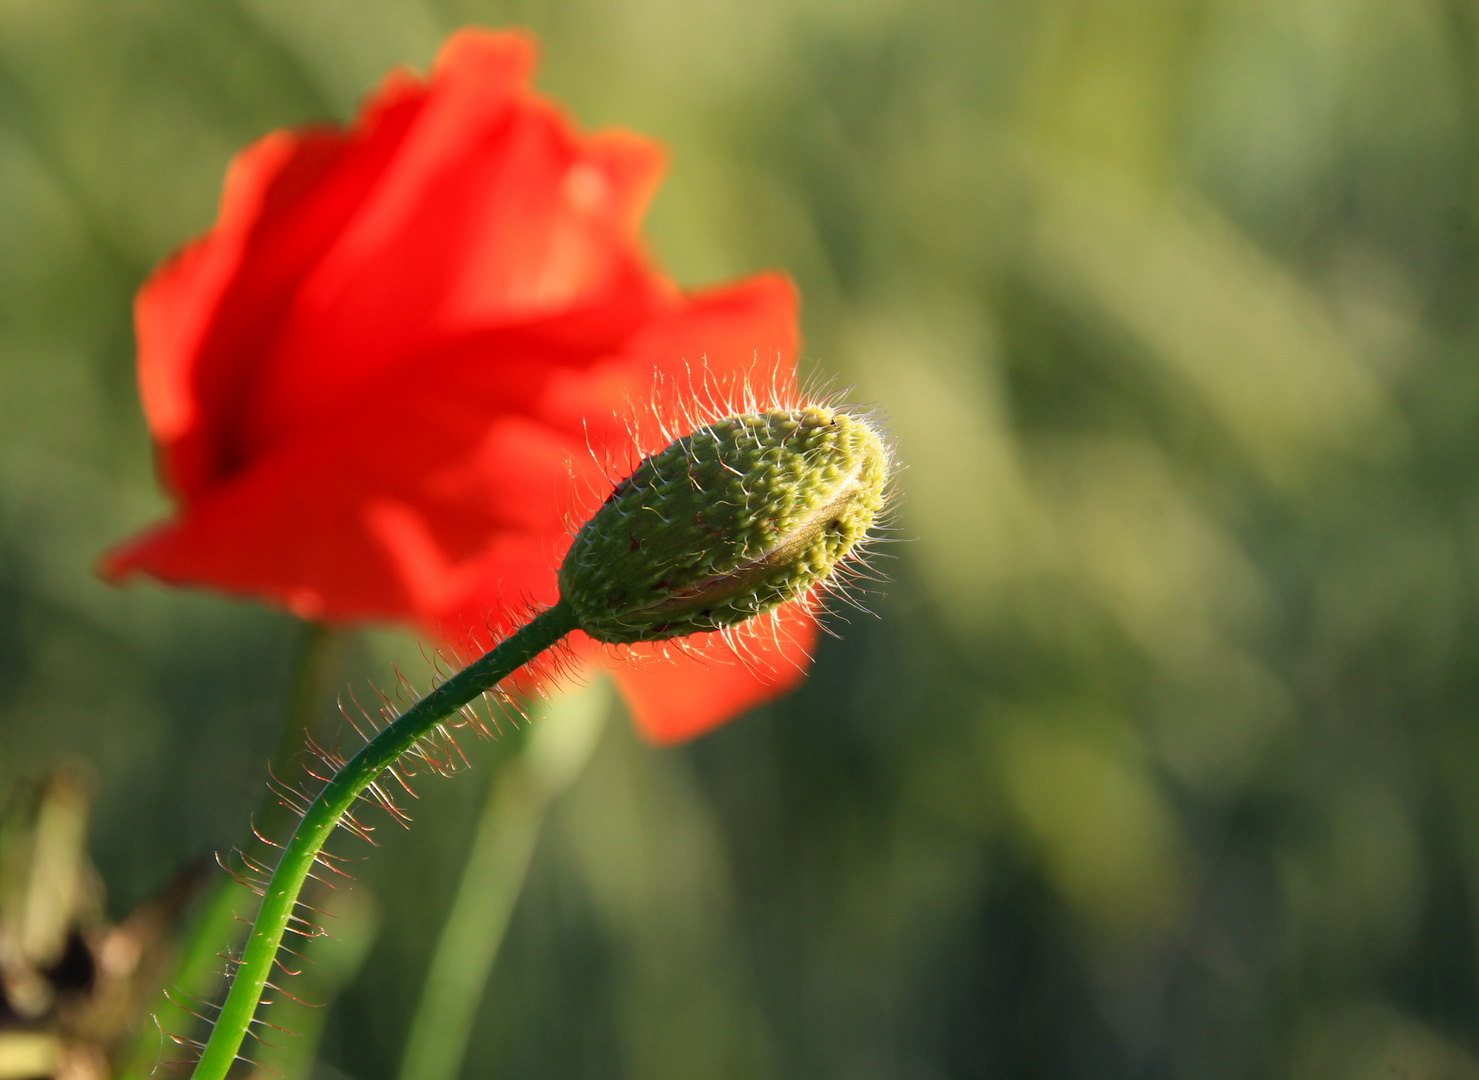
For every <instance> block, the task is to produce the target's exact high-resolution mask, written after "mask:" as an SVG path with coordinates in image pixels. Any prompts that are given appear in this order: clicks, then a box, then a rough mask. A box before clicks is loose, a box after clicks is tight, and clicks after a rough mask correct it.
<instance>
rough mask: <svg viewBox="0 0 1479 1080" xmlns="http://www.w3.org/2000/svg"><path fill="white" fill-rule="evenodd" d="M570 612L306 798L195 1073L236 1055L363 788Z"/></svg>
mask: <svg viewBox="0 0 1479 1080" xmlns="http://www.w3.org/2000/svg"><path fill="white" fill-rule="evenodd" d="M575 625H576V623H575V615H574V613H573V612H572V611H571V609H570V607H569V605H568V604H566V603H565V601H564V600H561V601H560V602H559V603H557V604H555V606H554V607H551V608H546V609H545V610H544V611H541V612H540V613H539V614H537V615H535V616H534V618H532V619H531V620H529V622H527V623H525V624H524V625H523V626H521V627H519V629H517V630H515V631H514V632H513V633H512V634H510V635H509V636H508V637H506V638H505V639H504V640H503V641H501V642H499V643H498V645H496V646H495V647H494V648H492V649H490V650H489V651H488V652H487V653H485V654H484V655H483V656H482V657H480V658H479V659H477V660H475V661H473V662H472V663H471V664H469V665H467V667H465V668H463V669H462V670H461V671H459V672H458V673H457V674H456V675H454V676H452V677H451V678H450V679H448V680H447V681H446V682H444V683H442V684H441V685H440V686H438V687H437V688H436V689H435V690H433V691H431V692H430V693H429V694H427V695H426V696H425V697H423V698H422V699H421V700H420V701H418V702H416V704H414V705H412V706H411V707H410V708H408V709H407V710H406V711H405V712H403V713H402V714H401V715H400V716H399V717H397V718H396V719H395V720H394V721H393V722H392V723H391V724H390V725H389V726H388V727H386V728H385V729H384V730H383V731H381V732H380V734H378V735H376V736H375V737H374V738H373V739H371V740H370V741H369V743H367V744H366V745H365V747H364V748H363V749H362V750H360V752H359V753H358V754H356V755H354V757H353V758H351V759H350V760H349V762H348V763H347V764H345V766H344V767H343V768H342V769H340V770H339V771H338V772H337V773H335V774H334V777H333V779H331V780H330V781H329V782H328V783H327V784H325V785H324V789H323V790H322V791H320V792H319V793H318V797H317V798H315V799H314V800H313V802H312V803H310V804H309V806H308V810H307V812H305V813H304V815H303V820H302V821H300V822H299V823H298V828H297V829H296V830H295V831H294V833H293V836H292V839H290V840H289V841H288V842H287V844H286V845H285V846H284V847H283V851H282V857H281V858H280V859H279V860H278V863H277V869H275V870H274V871H273V872H272V879H271V880H270V881H269V882H268V883H267V889H266V892H265V893H264V895H263V897H262V905H261V907H260V908H259V909H258V911H257V920H256V922H255V923H254V924H253V926H252V932H251V935H250V936H249V937H248V938H247V943H246V948H245V950H244V951H243V952H242V955H241V961H240V963H238V964H237V967H236V975H235V977H234V978H233V979H232V982H231V990H230V992H229V993H228V994H227V995H226V1001H225V1003H224V1004H223V1005H222V1006H221V1012H220V1014H219V1015H218V1016H217V1017H216V1023H215V1027H214V1029H213V1030H212V1031H211V1036H210V1039H209V1040H208V1041H207V1043H206V1045H205V1049H204V1050H202V1051H201V1055H200V1061H199V1062H198V1063H197V1064H196V1066H195V1072H194V1073H193V1074H192V1080H224V1078H225V1076H226V1072H227V1070H229V1069H230V1068H231V1065H232V1063H233V1062H234V1061H236V1060H237V1056H238V1052H239V1051H240V1049H241V1043H242V1039H243V1038H245V1036H246V1033H247V1029H248V1028H249V1027H250V1026H251V1023H252V1020H253V1017H254V1016H255V1015H256V1011H257V1004H258V1002H259V1001H261V998H262V990H263V987H265V986H266V985H267V979H268V976H269V975H271V973H272V965H273V963H274V961H275V960H276V959H277V950H278V946H279V945H281V944H282V938H283V934H284V933H285V932H286V931H287V927H288V923H289V921H290V920H291V919H292V918H293V910H294V908H295V907H296V906H297V903H298V894H299V892H300V891H301V890H302V888H303V883H304V881H306V880H307V878H308V874H309V872H310V871H311V870H312V869H313V865H314V862H315V861H316V860H317V859H318V856H319V852H321V851H322V850H323V846H324V843H325V841H327V840H328V838H329V836H330V834H332V833H333V831H334V829H335V828H337V827H338V825H339V823H340V822H341V821H342V820H343V818H344V815H345V814H346V813H348V812H349V809H350V807H352V806H353V805H354V802H355V800H356V799H358V798H359V797H360V793H361V792H363V791H364V790H365V788H367V787H369V786H370V784H371V783H373V782H374V780H375V778H376V777H377V776H379V775H380V774H381V773H382V772H384V771H385V770H386V769H387V768H389V767H390V766H391V765H393V764H395V761H396V759H397V758H399V757H400V756H401V755H402V754H404V753H405V752H406V751H407V750H409V749H411V747H413V746H414V745H415V744H416V742H417V741H418V740H419V739H421V738H422V737H423V736H424V735H426V734H427V733H428V732H429V731H431V730H432V728H433V727H435V726H436V724H437V723H438V722H439V721H441V720H444V719H446V718H447V717H448V716H450V715H451V714H452V713H454V712H456V711H457V710H458V709H460V708H462V706H464V705H466V704H467V703H468V702H469V701H472V700H473V699H474V698H476V697H478V696H479V695H481V694H484V693H486V692H488V691H489V690H492V689H493V688H494V687H495V686H497V685H498V684H499V683H500V682H502V681H503V680H504V679H506V678H508V677H509V676H510V675H512V674H513V673H514V672H515V671H517V670H518V669H519V668H521V667H523V666H524V665H525V664H527V663H529V662H530V661H531V660H533V659H534V658H535V657H537V656H538V655H539V654H540V653H542V652H544V651H545V650H546V649H549V648H550V647H552V646H553V645H555V644H556V643H557V642H559V641H560V639H561V638H563V637H564V636H565V635H566V634H568V633H570V631H571V630H574V629H575Z"/></svg>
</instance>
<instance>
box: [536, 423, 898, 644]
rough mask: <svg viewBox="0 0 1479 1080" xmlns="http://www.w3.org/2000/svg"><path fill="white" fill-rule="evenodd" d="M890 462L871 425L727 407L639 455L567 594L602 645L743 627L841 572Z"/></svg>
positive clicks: (576, 551)
mask: <svg viewBox="0 0 1479 1080" xmlns="http://www.w3.org/2000/svg"><path fill="white" fill-rule="evenodd" d="M891 469H892V462H891V459H890V455H889V451H888V447H887V445H886V444H885V443H884V441H883V439H882V438H880V437H879V434H878V432H877V431H875V430H874V429H873V428H872V427H871V426H870V425H869V424H868V423H867V422H866V421H864V420H861V419H859V418H857V417H855V416H849V415H848V414H847V413H843V412H837V411H835V410H833V409H829V408H825V407H822V406H818V405H811V406H807V407H805V408H799V409H777V410H773V411H770V412H764V413H749V414H746V415H743V416H731V417H728V418H726V419H723V420H719V421H716V422H714V423H712V424H708V425H706V426H704V427H701V428H699V429H698V430H697V431H695V432H694V433H693V434H692V435H688V436H685V437H684V438H681V439H678V440H676V441H674V442H673V443H670V444H669V445H668V446H667V448H666V449H664V450H662V451H660V452H659V453H656V454H653V455H651V456H650V457H647V458H644V459H643V460H642V462H641V464H639V465H638V466H637V468H636V471H634V472H633V473H632V474H631V475H630V476H628V477H627V478H626V479H625V480H623V481H622V482H621V483H620V484H618V485H617V486H616V489H615V490H614V491H612V493H611V494H610V496H609V497H608V498H607V499H606V502H605V503H604V504H603V505H602V506H601V508H600V510H598V511H597V512H596V514H595V516H594V517H592V518H591V519H590V520H589V521H588V522H586V524H585V525H584V526H583V527H582V528H581V530H580V531H579V532H578V533H577V534H576V536H575V541H574V543H573V544H572V545H571V547H570V551H569V553H568V554H567V555H566V556H565V561H564V563H563V564H562V565H561V566H560V593H561V595H562V596H563V597H564V599H565V601H566V602H567V603H568V604H569V605H570V606H571V608H572V609H573V610H574V612H575V616H576V619H577V620H578V622H579V625H580V628H581V629H582V630H584V631H585V632H586V633H587V634H588V635H590V636H591V637H593V638H595V639H596V640H597V641H605V642H612V643H630V642H636V641H657V640H661V639H664V638H673V637H681V636H683V635H685V634H693V633H699V632H702V631H707V630H722V629H724V628H726V627H730V626H736V625H738V624H739V623H742V622H744V621H745V620H747V619H750V618H753V617H754V616H756V615H761V614H764V613H765V612H767V611H770V610H772V609H774V608H776V607H778V606H779V605H781V604H783V603H785V602H786V601H787V600H792V599H795V598H796V597H798V596H801V595H803V594H805V593H806V592H807V590H809V589H810V588H811V587H812V586H814V585H817V584H820V583H822V582H824V581H826V580H827V578H828V577H829V576H830V575H831V574H832V573H833V572H834V571H835V570H836V569H837V567H838V566H839V565H840V564H841V563H842V561H843V560H844V559H846V558H847V556H848V554H849V553H850V552H852V551H853V550H854V548H856V546H857V545H858V544H859V542H861V541H862V540H863V539H865V538H866V536H867V534H868V529H869V528H870V527H871V526H872V525H873V522H874V520H875V519H876V518H877V516H878V513H879V511H880V510H881V509H882V508H883V504H884V497H885V488H886V486H887V483H888V478H889V475H890V472H891Z"/></svg>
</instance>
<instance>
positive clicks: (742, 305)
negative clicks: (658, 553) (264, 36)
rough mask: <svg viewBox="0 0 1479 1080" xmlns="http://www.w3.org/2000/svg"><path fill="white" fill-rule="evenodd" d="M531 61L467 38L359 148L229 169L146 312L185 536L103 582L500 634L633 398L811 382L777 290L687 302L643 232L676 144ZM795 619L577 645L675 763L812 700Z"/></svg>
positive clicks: (152, 403)
mask: <svg viewBox="0 0 1479 1080" xmlns="http://www.w3.org/2000/svg"><path fill="white" fill-rule="evenodd" d="M533 64H534V47H533V44H532V42H530V41H529V40H528V39H526V38H524V37H522V36H519V35H515V34H507V33H489V32H484V31H474V30H468V31H463V32H461V33H458V34H456V35H454V36H453V37H452V38H451V39H449V40H448V41H447V43H446V44H445V45H444V47H443V48H442V51H441V53H440V55H439V56H438V58H437V60H436V64H435V67H434V69H433V71H432V73H431V76H430V78H429V79H428V80H426V81H424V82H423V81H420V80H418V79H416V78H415V77H413V76H412V75H410V74H408V73H405V72H401V71H397V72H393V73H392V74H390V75H389V76H388V77H387V78H386V79H385V81H384V83H383V84H382V85H381V86H380V88H379V90H378V91H377V92H376V93H375V94H374V95H373V97H372V98H371V100H370V101H369V103H368V104H367V105H366V106H365V107H364V109H363V110H362V112H361V114H360V116H359V118H358V120H357V122H356V123H355V125H354V126H353V128H351V129H350V130H348V131H343V130H339V129H333V128H323V127H320V128H309V129H304V130H300V131H294V132H286V131H278V132H274V133H272V134H270V135H268V136H267V137H266V138H264V139H262V140H260V141H259V142H257V143H254V144H253V145H252V146H249V147H248V148H247V149H246V150H244V151H243V152H242V153H241V154H240V155H239V156H238V157H237V158H236V160H235V161H234V162H233V163H232V165H231V168H230V170H229V172H228V174H227V177H226V184H225V190H224V192H223V194H222V199H221V208H220V213H219V217H218V218H217V221H216V225H215V228H214V229H213V230H212V231H211V232H210V233H209V234H208V235H206V236H204V237H203V238H201V239H199V240H197V241H195V242H194V243H192V244H190V245H189V246H187V247H186V248H184V249H183V250H182V251H180V252H179V253H178V254H176V255H175V256H174V257H173V258H171V259H170V260H168V261H167V262H165V263H164V264H163V265H162V266H160V267H159V268H158V269H157V270H156V271H155V272H154V274H153V275H152V276H151V277H150V279H149V280H148V281H147V282H146V283H145V285H144V287H143V288H142V289H141V290H140V292H139V295H138V298H137V301H136V304H135V322H136V328H137V334H138V370H139V385H140V393H141V396H142V398H143V405H144V413H145V416H146V418H147V420H148V424H149V429H150V431H151V433H152V435H153V437H154V440H155V443H156V446H157V450H158V456H159V461H160V467H161V471H162V473H163V477H164V481H165V483H166V484H167V486H168V488H169V489H170V491H171V493H172V494H173V496H174V498H175V501H176V504H177V512H176V516H175V517H174V518H173V519H172V520H170V521H168V522H166V523H164V524H161V525H159V526H157V527H155V528H154V529H152V530H150V531H148V532H145V533H144V534H142V535H140V536H138V537H136V538H134V539H133V540H131V541H129V542H127V543H125V544H123V545H122V546H120V547H119V548H117V549H115V550H114V551H112V552H110V553H109V554H108V555H107V556H105V558H104V560H103V565H102V569H103V573H104V574H105V575H106V576H107V577H109V578H110V579H113V580H119V579H122V578H125V577H127V576H129V575H131V574H133V573H136V572H143V573H146V574H149V575H152V576H153V577H155V578H158V579H160V580H162V581H166V582H171V583H176V584H189V585H205V586H209V587H213V588H216V589H220V590H222V591H225V592H228V593H234V594H238V595H247V596H252V597H256V598H259V599H263V600H267V601H269V602H272V603H276V604H280V605H283V606H285V607H288V608H290V609H291V610H293V611H294V612H296V613H297V614H299V615H301V616H303V617H305V618H315V619H323V620H326V621H329V622H338V623H344V622H353V621H359V620H395V621H411V622H414V623H415V624H417V625H419V626H420V627H422V628H423V629H424V630H426V631H428V632H430V633H432V634H439V635H445V636H447V637H450V638H455V637H457V636H459V635H460V634H465V633H466V632H467V631H468V630H469V629H470V628H482V627H483V626H484V625H485V624H486V623H487V622H488V621H489V620H491V621H492V623H493V626H494V629H495V630H496V629H498V628H499V627H501V626H504V625H506V624H507V620H508V618H509V616H508V614H507V613H508V612H509V610H510V609H511V608H514V607H516V606H517V605H518V604H520V603H522V602H525V601H533V602H537V603H551V602H553V601H554V599H555V598H556V595H557V592H556V588H555V567H556V566H557V565H558V560H559V557H560V555H561V554H562V553H563V548H564V545H565V544H566V543H567V542H568V537H567V536H566V533H565V520H564V516H565V514H566V512H567V511H568V510H570V509H571V501H572V492H574V491H578V490H582V489H585V490H594V489H596V487H597V486H605V484H606V480H605V478H604V477H602V476H601V475H600V470H599V468H598V467H597V465H596V458H597V457H600V456H602V455H603V454H605V453H607V452H608V451H609V452H612V453H613V454H614V455H615V456H616V457H618V458H620V459H623V460H625V459H626V458H627V457H628V455H627V454H626V453H625V450H626V448H627V447H629V445H630V442H631V436H630V435H629V434H628V430H627V425H626V423H625V422H624V421H623V420H622V419H621V418H620V417H619V415H618V414H619V413H621V412H623V410H624V409H626V408H627V406H628V403H629V402H632V401H642V400H645V399H647V398H648V397H650V395H651V394H652V392H653V387H654V385H655V382H656V381H658V380H661V381H662V383H663V385H666V386H668V387H676V386H688V385H690V381H691V380H690V377H689V375H688V371H689V369H690V368H691V367H692V368H697V367H698V366H699V365H702V367H703V368H704V370H705V371H706V372H707V375H708V378H710V379H712V380H714V381H718V382H720V383H726V382H727V383H733V382H735V381H736V380H739V379H742V378H744V377H746V376H748V377H749V378H751V379H753V380H755V381H757V382H759V383H761V384H766V385H768V384H769V382H770V380H771V379H772V378H775V379H778V380H779V381H780V382H782V383H783V384H787V383H790V382H792V381H793V379H794V374H795V369H794V364H795V353H796V344H797V341H796V338H797V335H796V329H795V298H794V295H793V292H792V290H791V288H790V286H789V284H788V283H787V281H786V280H785V279H783V278H781V277H779V276H775V275H766V276H760V277H756V278H752V279H749V280H747V281H744V282H741V283H739V284H736V285H732V286H728V287H725V288H720V289H714V290H712V291H708V292H702V293H697V294H689V295H685V294H683V293H681V292H679V290H677V289H676V288H675V287H674V286H673V284H672V283H671V282H669V281H668V280H667V279H666V278H664V277H663V276H662V275H660V274H659V273H657V272H656V271H655V270H654V269H653V268H652V267H651V265H650V264H649V262H648V260H647V259H646V257H645V256H644V254H643V251H642V248H641V244H640V240H639V237H638V228H639V224H640V219H641V216H642V214H643V211H644V209H645V207H646V204H647V201H648V199H649V198H650V196H651V194H652V192H653V190H654V188H655V186H656V184H657V182H658V179H659V175H660V173H661V171H662V165H663V161H662V153H661V151H660V149H659V148H658V147H657V146H656V145H654V144H653V143H652V142H650V141H648V140H646V139H643V138H641V137H640V136H637V135H633V134H629V133H625V132H601V133H597V134H595V135H591V136H588V137H582V136H581V135H579V134H578V133H577V132H575V131H574V130H573V129H572V126H571V125H570V123H569V122H568V121H567V120H566V118H565V117H564V116H563V114H562V113H561V112H560V111H559V110H558V109H557V108H556V107H555V106H554V105H553V104H552V103H550V102H548V101H546V100H544V99H543V98H541V97H539V96H537V95H535V94H534V93H533V92H532V91H531V90H530V89H529V86H528V82H529V77H530V74H531V72H532V69H533ZM593 451H594V453H593ZM572 475H573V476H574V482H573V483H572ZM786 622H787V629H788V632H787V633H783V634H780V635H777V636H776V637H775V638H774V639H771V638H764V639H759V640H757V641H756V642H755V643H754V651H755V653H756V655H755V656H754V657H751V658H749V659H748V660H747V661H746V662H743V663H741V662H738V661H737V659H736V658H735V657H733V656H732V655H728V654H726V652H725V651H724V650H721V649H720V648H719V647H718V644H717V643H712V642H710V643H693V645H692V647H691V653H690V654H689V655H677V656H674V657H672V658H670V659H659V660H658V662H637V663H633V662H630V660H627V659H623V660H621V661H620V662H615V661H614V658H613V657H611V656H610V655H607V654H605V653H603V652H601V651H600V650H598V649H596V647H595V646H594V645H593V644H592V643H590V642H588V641H587V642H577V643H576V647H577V649H582V650H585V651H586V652H587V653H588V654H589V655H591V656H593V657H598V658H600V659H601V660H602V661H603V662H606V663H608V664H610V666H611V668H612V673H613V675H614V676H615V678H616V680H617V682H618V683H619V684H620V686H621V687H622V690H623V693H624V695H625V697H626V699H627V701H628V703H629V704H630V706H631V707H632V710H633V713H634V715H635V716H636V718H637V721H638V723H639V726H640V727H641V728H642V730H643V731H644V732H645V733H646V734H647V735H648V736H649V737H651V738H653V739H656V740H658V741H672V740H676V739H682V738H687V737H689V736H692V735H695V734H698V733H700V732H702V731H704V730H706V729H708V728H710V727H712V726H714V725H716V724H718V723H721V722H722V721H723V720H725V719H727V718H728V717H730V716H732V715H734V714H735V713H737V712H739V711H741V710H742V709H744V708H746V707H747V706H749V705H752V704H755V703H757V702H759V701H761V700H764V699H766V698H768V697H771V696H773V695H775V694H777V693H779V692H781V691H782V690H784V689H786V688H787V687H789V686H790V685H791V684H792V683H794V682H795V681H796V680H797V679H798V678H799V677H800V673H801V671H802V668H803V666H804V665H805V663H806V650H807V649H808V648H809V647H810V645H811V643H812V640H813V638H814V626H813V623H812V621H811V619H810V618H809V616H807V615H806V614H805V613H803V612H800V611H793V612H791V613H790V614H789V615H788V616H787V618H786ZM577 636H578V635H577ZM639 651H640V650H639ZM637 659H638V660H639V661H640V659H641V658H640V657H638V658H637Z"/></svg>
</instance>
